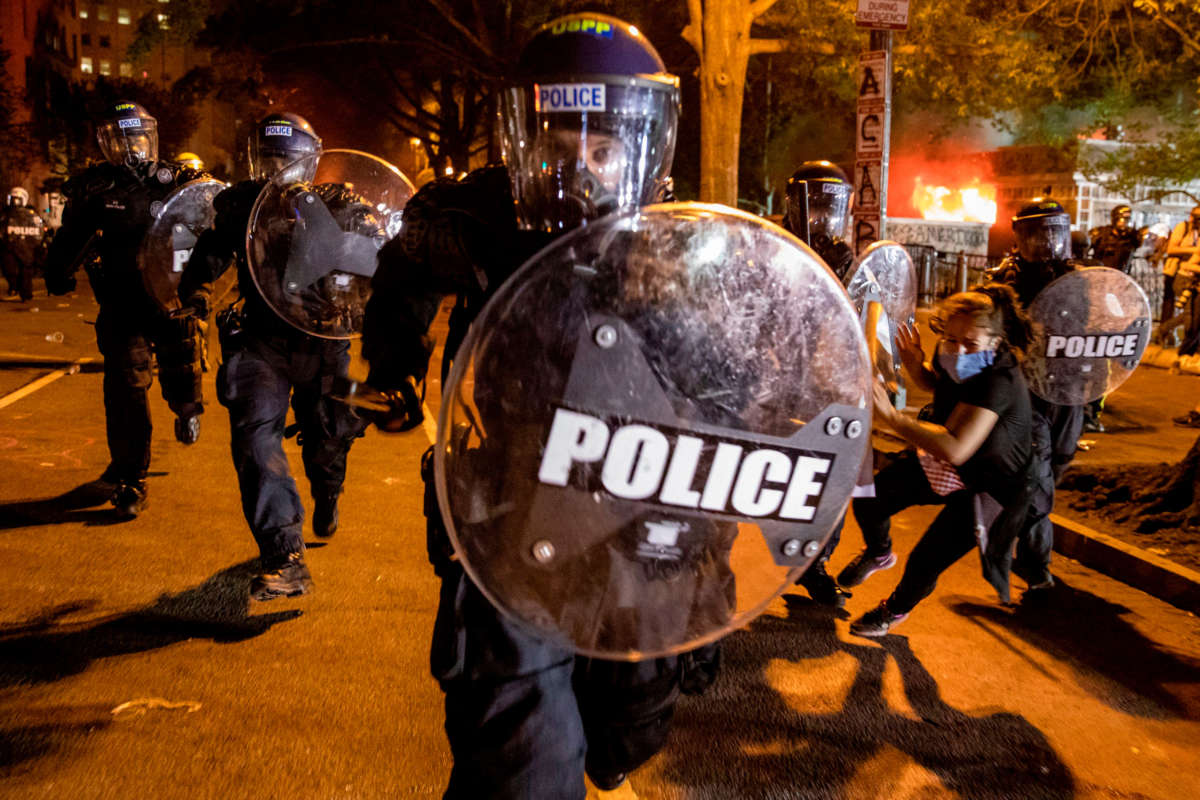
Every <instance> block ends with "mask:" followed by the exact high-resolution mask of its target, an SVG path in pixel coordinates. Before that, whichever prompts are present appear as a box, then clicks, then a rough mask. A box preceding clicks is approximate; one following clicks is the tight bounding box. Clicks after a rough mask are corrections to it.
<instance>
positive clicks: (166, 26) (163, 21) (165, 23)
mask: <svg viewBox="0 0 1200 800" xmlns="http://www.w3.org/2000/svg"><path fill="white" fill-rule="evenodd" d="M158 27H159V28H161V29H162V30H164V31H165V30H170V28H171V22H170V20H168V19H167V15H166V14H159V15H158Z"/></svg>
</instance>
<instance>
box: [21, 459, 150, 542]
mask: <svg viewBox="0 0 1200 800" xmlns="http://www.w3.org/2000/svg"><path fill="white" fill-rule="evenodd" d="M166 474H167V473H165V472H151V473H149V474H148V475H147V476H146V477H148V478H154V477H161V476H163V475H166ZM113 488H114V487H113V484H111V483H105V482H104V481H101V480H94V481H88V482H87V483H81V484H80V485H78V486H76V487H75V488H74V489H71V490H70V491H67V492H64V493H62V494H60V495H57V496H55V497H47V498H44V499H42V500H16V501H14V502H11V503H2V504H0V530H11V529H13V528H30V527H34V526H37V525H62V524H65V523H68V522H76V523H80V522H81V523H83V524H84V525H119V524H121V523H123V522H128V521H129V520H128V519H126V518H124V517H119V516H117V514H116V510H115V509H113V508H111V507H109V506H108V502H109V500H110V499H111V497H112V493H113ZM96 506H104V508H96Z"/></svg>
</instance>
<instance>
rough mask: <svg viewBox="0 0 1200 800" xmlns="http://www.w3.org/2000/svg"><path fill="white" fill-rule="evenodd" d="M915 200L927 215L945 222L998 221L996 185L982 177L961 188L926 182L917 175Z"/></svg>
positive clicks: (923, 214) (914, 189) (913, 197)
mask: <svg viewBox="0 0 1200 800" xmlns="http://www.w3.org/2000/svg"><path fill="white" fill-rule="evenodd" d="M912 203H913V205H914V206H915V207H916V208H917V210H918V211H920V212H921V216H922V217H923V218H924V219H931V220H939V221H945V222H986V223H988V224H991V223H994V222H995V221H996V187H995V186H991V185H989V184H985V183H982V182H981V181H980V180H979V179H978V178H975V179H974V180H972V181H971V183H970V185H968V186H963V187H959V188H951V187H949V186H940V185H933V184H926V183H925V181H924V180H922V179H921V176H919V175H918V176H917V179H916V185H915V186H914V187H913V194H912Z"/></svg>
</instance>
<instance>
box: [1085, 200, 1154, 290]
mask: <svg viewBox="0 0 1200 800" xmlns="http://www.w3.org/2000/svg"><path fill="white" fill-rule="evenodd" d="M1132 216H1133V210H1132V209H1131V208H1130V207H1129V206H1126V205H1120V206H1117V207H1116V208H1114V209H1113V210H1112V212H1111V213H1110V216H1109V218H1110V220H1111V224H1109V225H1104V226H1102V227H1099V228H1093V229H1092V230H1091V231H1089V232H1088V241H1089V242H1090V248H1089V249H1090V252H1091V257H1092V258H1093V259H1094V260H1096V261H1099V262H1100V263H1101V264H1103V265H1104V266H1106V267H1111V268H1113V269H1119V270H1120V271H1121V272H1126V273H1127V272H1129V267H1130V259H1131V258H1132V257H1133V251H1134V250H1136V249H1137V247H1138V245H1140V244H1141V243H1142V238H1143V236H1144V231H1139V230H1137V229H1136V228H1133V227H1131V226H1130V224H1129V220H1130V217H1132Z"/></svg>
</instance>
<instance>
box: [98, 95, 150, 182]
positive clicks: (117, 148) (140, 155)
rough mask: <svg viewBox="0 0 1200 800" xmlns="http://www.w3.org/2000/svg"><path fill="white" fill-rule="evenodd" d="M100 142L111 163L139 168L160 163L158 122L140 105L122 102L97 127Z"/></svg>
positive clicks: (116, 104) (102, 151) (106, 111)
mask: <svg viewBox="0 0 1200 800" xmlns="http://www.w3.org/2000/svg"><path fill="white" fill-rule="evenodd" d="M96 141H97V142H98V143H99V144H100V152H101V153H103V154H104V158H105V159H107V161H108V162H109V163H110V164H116V165H117V166H129V167H132V166H136V165H137V164H140V163H142V162H144V161H157V160H158V122H157V121H156V120H155V119H154V117H152V116H150V112H148V111H146V109H144V108H142V106H140V105H139V104H137V103H134V102H132V101H129V100H120V101H118V102H116V103H113V104H112V105H111V106H109V107H108V108H107V109H106V110H105V112H104V115H103V117H101V119H100V122H99V123H98V124H97V125H96Z"/></svg>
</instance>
